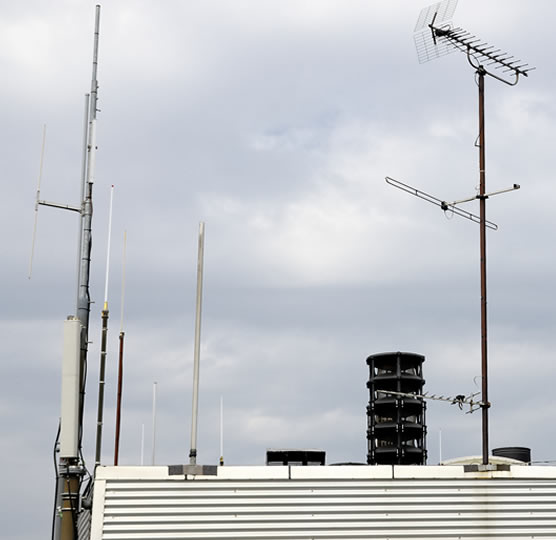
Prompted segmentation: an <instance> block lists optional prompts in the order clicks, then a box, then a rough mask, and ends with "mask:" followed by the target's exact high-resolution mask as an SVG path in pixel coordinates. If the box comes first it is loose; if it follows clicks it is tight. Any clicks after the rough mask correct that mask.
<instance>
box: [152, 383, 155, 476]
mask: <svg viewBox="0 0 556 540" xmlns="http://www.w3.org/2000/svg"><path fill="white" fill-rule="evenodd" d="M155 453H156V381H155V382H154V383H153V440H152V459H151V465H154V462H155V457H156V456H155Z"/></svg>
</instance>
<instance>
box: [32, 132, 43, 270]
mask: <svg viewBox="0 0 556 540" xmlns="http://www.w3.org/2000/svg"><path fill="white" fill-rule="evenodd" d="M45 145H46V124H44V125H43V127H42V146H41V160H40V165H39V179H38V181H37V195H36V199H35V222H34V224H33V240H32V243H31V258H30V259H29V275H28V277H29V279H31V274H32V272H33V255H34V253H35V238H36V236H37V220H38V218H39V199H40V197H41V180H42V167H43V163H44V147H45Z"/></svg>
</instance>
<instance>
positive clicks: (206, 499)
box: [92, 467, 556, 540]
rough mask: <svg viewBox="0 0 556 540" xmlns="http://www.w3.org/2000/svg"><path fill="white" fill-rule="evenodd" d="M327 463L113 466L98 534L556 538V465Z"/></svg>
mask: <svg viewBox="0 0 556 540" xmlns="http://www.w3.org/2000/svg"><path fill="white" fill-rule="evenodd" d="M450 468H451V467H450ZM225 469H226V468H225ZM284 469H287V468H286V467H284ZM299 469H301V467H300V468H299ZM303 469H305V468H303ZM315 469H316V468H315ZM322 469H328V470H330V469H333V472H332V473H329V472H327V474H323V475H322V477H321V478H319V476H318V471H304V472H303V474H301V471H299V473H300V474H299V476H305V478H282V479H280V478H271V479H262V478H256V477H255V478H245V479H241V478H221V477H220V475H219V476H218V477H212V478H211V477H196V478H195V479H188V480H185V479H184V477H183V476H178V477H166V478H160V479H157V478H143V479H139V478H137V479H134V478H132V477H128V478H117V477H114V478H110V477H109V476H110V475H108V474H107V475H105V476H106V479H104V480H103V479H99V480H97V482H100V483H101V484H103V486H102V487H101V486H100V485H99V486H98V487H99V488H100V491H104V500H103V505H102V510H101V509H100V508H99V507H98V501H97V505H96V508H94V510H93V522H94V521H95V515H96V517H97V520H98V522H97V528H96V529H95V525H93V536H92V538H93V539H94V540H100V539H105V540H116V539H119V540H124V539H125V540H132V539H140V538H142V539H145V538H152V539H155V538H164V539H178V538H203V539H228V538H249V539H263V538H264V539H304V540H308V539H314V540H316V539H329V540H330V539H334V538H338V539H340V538H352V539H355V538H368V539H384V540H386V539H392V540H394V539H395V540H402V539H404V540H405V539H415V538H430V539H448V538H450V539H455V538H465V539H479V538H480V539H483V538H508V539H509V538H513V539H516V538H556V474H555V475H554V477H552V478H546V477H538V478H534V477H528V478H524V477H517V478H516V477H514V476H513V475H509V474H508V475H506V477H498V478H494V477H492V476H493V475H492V474H491V475H485V474H484V473H483V474H481V473H474V474H471V475H469V474H468V473H466V474H465V475H464V474H463V473H462V474H458V475H457V476H458V477H457V478H450V477H442V476H443V475H441V477H437V478H434V477H430V478H403V479H399V478H392V477H391V478H390V479H384V478H372V477H370V476H371V474H372V469H373V468H372V467H362V468H360V469H361V473H360V474H357V475H356V476H365V475H366V476H367V478H357V477H353V478H342V477H341V475H342V467H334V468H330V467H326V468H322ZM362 469H366V470H367V471H370V472H367V471H363V470H362ZM394 469H396V468H392V470H394ZM426 469H428V468H427V467H423V468H421V471H419V474H418V475H417V476H422V475H423V474H424V473H425V472H426ZM431 469H436V468H434V467H432V468H431ZM445 469H449V468H448V467H446V468H445ZM458 469H459V468H458ZM520 469H527V468H526V467H520ZM113 470H114V471H117V469H116V468H113ZM292 470H293V469H292ZM219 471H220V470H219ZM520 472H521V474H519V475H518V476H523V472H522V471H520ZM323 473H324V470H323ZM330 474H332V476H335V478H334V477H332V478H331V477H329V475H330ZM115 476H117V474H115ZM125 476H132V475H125ZM230 476H234V475H230ZM294 476H295V474H294ZM310 476H313V478H310ZM348 476H349V475H348ZM352 476H353V475H352ZM379 476H380V475H379ZM401 476H407V469H405V471H404V474H401ZM488 476H491V477H488ZM543 476H544V475H543ZM99 498H100V497H99ZM95 531H96V532H95Z"/></svg>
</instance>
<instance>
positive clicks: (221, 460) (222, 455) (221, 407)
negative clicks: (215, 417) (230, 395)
mask: <svg viewBox="0 0 556 540" xmlns="http://www.w3.org/2000/svg"><path fill="white" fill-rule="evenodd" d="M220 465H224V396H220Z"/></svg>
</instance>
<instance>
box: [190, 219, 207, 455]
mask: <svg viewBox="0 0 556 540" xmlns="http://www.w3.org/2000/svg"><path fill="white" fill-rule="evenodd" d="M204 252H205V223H204V222H203V221H201V222H200V223H199V250H198V257H197V300H196V305H195V350H194V359H193V360H194V362H193V407H192V418H191V449H190V451H189V464H190V465H196V464H197V417H198V415H199V356H200V350H201V305H202V302H203V259H204Z"/></svg>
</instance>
